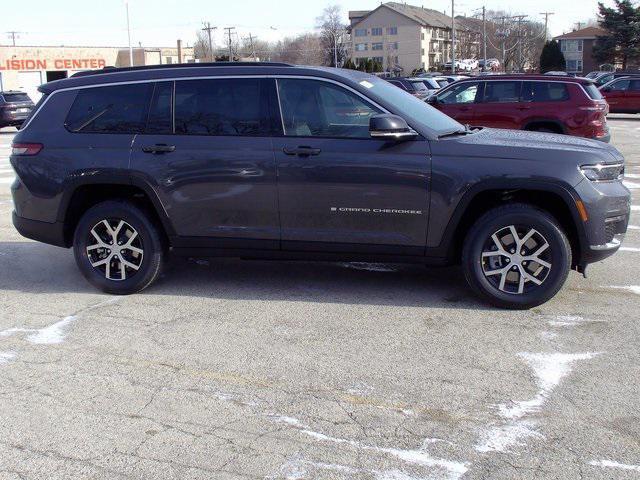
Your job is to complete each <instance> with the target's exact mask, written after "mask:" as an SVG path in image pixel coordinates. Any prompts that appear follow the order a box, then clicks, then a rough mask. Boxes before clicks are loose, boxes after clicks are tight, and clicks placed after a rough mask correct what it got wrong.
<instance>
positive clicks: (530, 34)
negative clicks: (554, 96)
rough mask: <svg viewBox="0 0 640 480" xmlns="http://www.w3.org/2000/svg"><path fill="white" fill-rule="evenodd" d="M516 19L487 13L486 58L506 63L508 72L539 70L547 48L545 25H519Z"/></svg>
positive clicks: (493, 12)
mask: <svg viewBox="0 0 640 480" xmlns="http://www.w3.org/2000/svg"><path fill="white" fill-rule="evenodd" d="M514 16H515V15H512V14H511V13H509V12H505V11H488V12H487V18H489V19H490V20H488V21H487V57H489V58H498V59H499V60H500V61H501V62H502V61H503V60H504V64H503V68H504V69H505V70H506V71H512V70H518V71H526V70H537V69H538V68H539V63H540V53H542V48H543V47H544V40H545V39H544V23H542V22H536V21H521V22H518V21H517V20H516V19H514V18H513V17H514ZM503 46H504V59H503V53H502V52H503Z"/></svg>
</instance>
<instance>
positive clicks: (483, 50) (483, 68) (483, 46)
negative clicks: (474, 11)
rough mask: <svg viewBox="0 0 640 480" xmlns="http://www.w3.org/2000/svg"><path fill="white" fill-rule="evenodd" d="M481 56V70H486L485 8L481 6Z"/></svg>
mask: <svg viewBox="0 0 640 480" xmlns="http://www.w3.org/2000/svg"><path fill="white" fill-rule="evenodd" d="M482 57H483V58H484V63H483V64H482V71H483V72H484V71H486V70H487V9H486V7H485V6H482Z"/></svg>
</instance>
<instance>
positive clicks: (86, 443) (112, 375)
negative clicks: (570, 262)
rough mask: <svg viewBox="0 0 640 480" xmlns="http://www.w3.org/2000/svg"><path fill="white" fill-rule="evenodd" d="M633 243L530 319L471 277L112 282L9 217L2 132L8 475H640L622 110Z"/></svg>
mask: <svg viewBox="0 0 640 480" xmlns="http://www.w3.org/2000/svg"><path fill="white" fill-rule="evenodd" d="M609 124H610V127H611V130H612V137H613V140H612V142H613V144H614V145H616V146H617V147H618V148H619V149H620V150H621V151H622V152H623V153H624V154H625V156H626V158H627V162H628V168H627V173H628V178H627V180H626V183H627V185H628V187H629V188H631V189H632V192H633V201H634V211H633V215H632V219H631V227H630V228H631V229H630V230H629V232H628V234H627V239H626V241H625V244H624V249H623V251H621V252H619V253H618V254H617V255H615V256H614V257H612V258H610V259H608V260H606V261H604V262H602V263H599V264H595V265H592V266H591V267H590V268H589V270H588V278H587V279H583V278H582V277H581V276H579V275H578V274H576V273H572V274H571V276H570V279H569V281H568V282H567V285H566V286H565V288H564V289H563V291H562V292H561V293H560V294H559V295H558V296H557V297H556V298H555V299H553V300H552V301H551V302H549V303H547V304H545V305H543V306H542V307H539V308H536V309H534V310H531V311H528V312H511V311H501V310H496V309H492V308H489V307H487V306H486V305H484V304H482V303H480V302H478V301H477V300H476V299H475V297H473V296H472V295H471V293H470V291H469V290H468V288H467V287H466V284H465V282H464V279H463V278H462V275H461V274H460V272H459V270H458V269H434V270H426V269H424V268H421V267H418V266H407V265H391V266H389V265H378V264H343V263H341V264H337V263H318V264H316V263H313V264H311V263H305V262H261V261H251V262H249V261H241V260H232V259H189V260H174V261H172V262H171V263H170V264H169V265H168V267H167V269H166V271H165V274H164V277H163V278H162V279H161V281H160V282H158V283H157V284H156V285H155V286H153V287H152V288H150V289H149V290H147V291H145V292H144V293H142V294H139V295H135V296H130V297H110V296H107V295H103V294H100V293H97V292H96V291H95V290H93V289H92V288H91V287H90V286H88V284H87V283H86V282H85V280H84V279H83V278H82V277H81V275H80V273H79V272H78V270H77V269H76V266H75V263H74V261H73V255H72V252H71V251H66V250H62V249H59V248H56V247H50V246H46V245H42V244H39V243H35V242H31V241H28V240H26V239H24V238H22V237H20V236H19V235H18V234H17V232H15V230H14V229H13V227H12V225H11V221H10V213H11V210H12V203H11V199H10V195H9V185H10V183H11V182H12V178H13V173H12V171H11V168H10V166H9V163H8V159H7V157H8V154H9V145H10V143H11V139H12V137H13V133H12V132H11V131H10V130H8V129H7V130H3V131H2V132H0V381H1V382H2V385H3V387H4V388H2V390H1V391H0V415H1V417H2V419H3V420H2V422H0V478H70V477H83V478H86V477H91V478H110V479H111V478H128V477H131V478H207V479H211V478H291V479H302V478H362V479H369V478H377V479H393V480H409V479H424V478H435V479H458V478H464V479H480V478H491V479H495V478H505V479H506V478H524V479H526V478H531V479H533V478H536V479H538V478H567V479H570V478H578V477H581V478H582V477H584V478H602V479H610V478H621V479H625V478H636V477H637V476H639V475H640V442H639V441H638V439H639V438H640V422H639V420H640V419H639V418H638V411H639V410H640V400H639V399H640V387H639V385H638V382H637V378H639V377H640V366H639V365H640V362H639V360H640V353H639V351H638V347H637V346H638V345H639V344H640V326H639V325H638V320H639V319H640V314H639V313H638V311H639V308H640V265H639V264H640V149H639V148H638V146H637V138H638V135H640V116H633V115H612V116H611V117H610V122H609Z"/></svg>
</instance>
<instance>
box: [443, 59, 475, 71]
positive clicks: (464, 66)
mask: <svg viewBox="0 0 640 480" xmlns="http://www.w3.org/2000/svg"><path fill="white" fill-rule="evenodd" d="M469 70H471V69H470V68H469V65H467V64H466V63H463V62H462V61H460V60H456V71H457V72H461V71H465V72H466V71H469ZM444 71H445V72H451V62H446V63H445V64H444Z"/></svg>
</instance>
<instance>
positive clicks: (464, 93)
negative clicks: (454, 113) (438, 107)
mask: <svg viewBox="0 0 640 480" xmlns="http://www.w3.org/2000/svg"><path fill="white" fill-rule="evenodd" d="M479 85H480V83H479V82H464V83H461V84H459V85H456V86H454V87H451V88H450V89H449V90H447V91H445V92H442V94H441V95H438V101H439V102H440V103H445V104H455V103H473V102H475V101H476V95H477V94H478V87H479Z"/></svg>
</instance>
